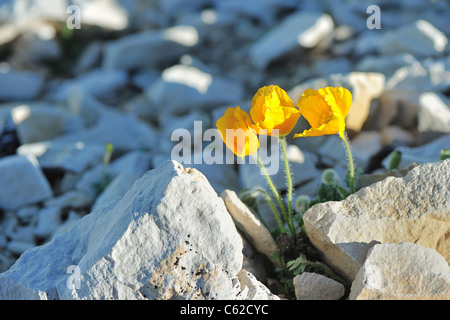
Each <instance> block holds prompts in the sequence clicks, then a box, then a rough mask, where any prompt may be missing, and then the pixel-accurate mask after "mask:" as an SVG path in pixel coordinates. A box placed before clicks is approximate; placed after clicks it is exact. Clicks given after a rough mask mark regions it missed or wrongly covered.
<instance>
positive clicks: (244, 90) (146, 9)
mask: <svg viewBox="0 0 450 320" xmlns="http://www.w3.org/2000/svg"><path fill="white" fill-rule="evenodd" d="M373 2H375V3H373ZM374 4H375V5H377V6H378V7H379V8H380V16H379V17H380V21H379V22H380V26H381V28H380V29H377V28H373V29H370V28H369V27H368V19H369V20H370V21H373V20H371V19H374V18H375V16H372V15H373V12H371V11H370V12H369V13H368V12H367V8H368V7H369V6H370V5H374ZM78 18H79V20H77V19H78ZM370 21H369V22H370ZM77 22H79V23H80V25H79V26H80V28H79V29H77V28H73V29H71V27H72V26H74V25H75V26H76V23H77ZM369 25H370V23H369ZM449 36H450V3H449V2H448V1H439V0H436V1H431V0H415V1H406V0H404V1H396V2H392V1H387V0H380V1H352V0H341V1H331V0H321V1H313V0H305V1H299V0H284V1H276V0H247V1H238V0H196V1H182V0H152V1H150V0H149V1H143V0H93V1H87V0H78V1H75V0H73V1H65V0H36V1H27V0H2V1H0V272H1V271H5V270H7V269H8V268H9V267H10V266H11V265H12V264H13V263H14V261H15V260H16V259H17V257H18V256H20V255H21V254H22V253H23V252H24V251H25V250H26V249H28V248H30V247H33V246H36V245H39V244H42V243H45V242H46V241H48V240H49V239H51V238H52V237H54V236H55V235H57V234H58V233H59V232H62V231H64V230H66V228H68V227H69V226H70V225H71V224H72V223H73V222H75V221H77V220H78V219H80V218H81V217H82V216H83V215H85V214H88V213H89V212H91V210H92V209H93V208H96V207H98V206H101V205H102V204H106V203H108V201H111V200H112V199H116V198H117V197H120V196H122V195H123V194H124V193H125V192H126V191H128V190H129V189H130V188H131V186H132V185H133V183H134V182H135V181H136V179H138V178H139V177H141V176H142V174H143V173H144V172H145V171H147V170H149V169H152V168H154V167H156V166H157V165H158V164H159V163H161V162H162V161H163V160H165V159H170V158H171V151H172V148H173V147H174V146H175V145H176V144H177V141H171V134H172V132H173V131H174V130H175V129H180V128H181V129H186V130H189V132H191V133H192V134H194V133H195V134H197V136H200V135H201V133H198V132H194V121H202V130H203V131H205V130H207V129H209V128H214V126H215V121H216V120H217V119H218V118H219V117H220V116H222V114H223V112H224V110H225V109H226V108H227V107H229V106H233V107H234V106H237V105H239V106H241V107H242V108H243V109H246V110H249V108H250V101H251V98H252V96H253V94H254V93H255V92H256V91H257V90H258V88H259V87H261V86H264V85H270V84H276V85H279V86H281V87H282V88H284V89H285V90H286V91H287V92H288V93H289V95H290V96H291V98H292V99H293V100H294V102H297V99H298V98H299V97H300V95H301V94H302V92H303V91H304V90H305V89H307V88H314V89H318V88H321V87H325V86H344V87H346V88H348V89H349V90H351V92H352V94H353V105H352V109H351V111H350V114H349V116H348V118H347V129H348V132H349V134H350V137H351V139H352V147H353V153H354V156H355V160H356V164H357V165H358V166H359V167H361V168H362V169H363V170H364V171H365V173H379V172H383V171H385V169H386V168H387V165H388V161H389V155H390V154H391V152H392V151H393V150H401V151H402V154H403V158H402V159H403V160H402V162H401V164H400V168H406V167H408V166H409V165H410V164H411V163H413V162H416V163H427V162H434V161H437V160H438V156H439V152H440V150H442V149H449V148H450V108H449V99H450V46H449V45H448V38H449ZM307 127H308V124H307V123H306V121H304V119H302V118H301V120H300V121H299V123H298V126H297V128H296V129H295V132H300V131H302V130H303V129H306V128H307ZM200 139H201V136H200ZM194 140H195V138H194V136H193V135H192V144H193V147H194ZM108 142H110V143H112V146H113V153H112V155H111V158H110V160H109V161H105V152H106V153H107V150H106V149H105V146H106V144H107V143H108ZM219 142H220V143H221V141H219ZM210 143H211V142H210V141H204V143H203V147H205V146H206V145H208V144H210ZM289 144H290V145H289V155H290V161H291V164H292V170H293V174H294V183H295V187H296V194H297V195H299V194H308V195H310V196H314V195H315V192H316V191H317V187H318V185H319V183H320V176H321V172H322V171H323V170H324V169H326V168H330V167H332V168H335V169H336V171H337V172H338V173H339V175H340V176H341V178H343V176H344V173H345V170H346V166H347V161H346V158H345V151H344V148H343V147H342V145H341V143H340V141H339V139H338V137H337V136H324V137H317V138H304V139H295V140H293V139H290V140H289ZM196 147H197V149H196V150H194V148H193V154H194V153H195V152H201V151H202V148H200V149H198V146H196ZM222 147H223V148H225V147H224V146H223V145H222ZM224 151H225V149H224ZM185 166H189V164H185ZM192 166H194V167H196V168H198V169H199V170H200V171H202V172H203V173H204V174H205V175H206V177H207V178H208V180H209V181H210V183H211V184H212V186H213V187H214V188H215V189H216V191H217V192H218V193H220V192H222V191H223V190H224V189H232V190H236V191H239V190H240V189H241V188H243V187H251V186H254V185H256V184H263V183H264V182H261V176H260V175H259V172H258V170H257V168H256V167H255V166H253V165H249V164H244V165H233V164H229V165H225V164H213V165H209V164H205V163H202V164H193V165H192ZM281 173H283V172H281ZM280 181H281V180H280ZM279 187H280V188H281V189H283V188H285V186H284V184H283V182H280V185H279ZM261 206H262V207H263V206H264V204H263V203H262V204H261Z"/></svg>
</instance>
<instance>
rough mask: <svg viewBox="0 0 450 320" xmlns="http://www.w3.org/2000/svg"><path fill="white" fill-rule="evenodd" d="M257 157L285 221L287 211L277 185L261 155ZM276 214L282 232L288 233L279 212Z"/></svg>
mask: <svg viewBox="0 0 450 320" xmlns="http://www.w3.org/2000/svg"><path fill="white" fill-rule="evenodd" d="M256 157H257V159H258V164H259V166H260V167H261V169H262V171H263V173H264V176H265V177H266V180H267V183H268V185H269V187H270V189H271V190H272V193H273V195H274V196H275V198H276V199H277V201H278V205H279V206H280V209H281V212H282V214H283V217H284V219H287V215H286V210H285V209H284V205H283V202H282V201H281V197H280V194H279V193H278V191H277V189H276V188H275V185H274V184H273V182H272V179H270V176H269V174H268V173H267V170H266V167H265V166H264V164H263V163H262V161H261V158H260V157H259V154H258V155H257V156H256ZM274 213H275V217H276V218H277V221H278V224H279V225H280V229H281V232H283V233H286V232H285V230H284V227H283V223H282V221H281V219H280V216H279V214H278V212H277V211H276V210H275V211H274Z"/></svg>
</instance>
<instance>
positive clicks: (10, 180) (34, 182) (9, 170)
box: [0, 155, 53, 210]
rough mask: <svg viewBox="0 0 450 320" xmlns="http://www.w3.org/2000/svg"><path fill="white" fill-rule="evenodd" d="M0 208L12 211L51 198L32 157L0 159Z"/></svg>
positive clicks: (43, 177)
mask: <svg viewBox="0 0 450 320" xmlns="http://www.w3.org/2000/svg"><path fill="white" fill-rule="evenodd" d="M0 172H1V175H0V177H1V178H0V208H3V209H8V210H14V209H17V208H19V207H21V206H25V205H29V204H33V203H38V202H40V201H43V200H46V199H48V198H50V197H52V196H53V191H52V189H51V187H50V184H49V183H48V181H47V179H46V178H45V176H44V174H43V173H42V171H41V168H40V167H39V164H38V162H37V160H36V158H34V157H33V156H21V155H12V156H8V157H4V158H2V159H0Z"/></svg>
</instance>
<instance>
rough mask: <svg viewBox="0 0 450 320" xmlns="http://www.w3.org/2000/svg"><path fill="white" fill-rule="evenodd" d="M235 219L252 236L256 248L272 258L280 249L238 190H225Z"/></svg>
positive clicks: (230, 210)
mask: <svg viewBox="0 0 450 320" xmlns="http://www.w3.org/2000/svg"><path fill="white" fill-rule="evenodd" d="M220 196H221V197H222V199H223V200H224V202H225V205H226V207H227V209H228V212H229V213H230V214H231V216H232V217H233V219H234V220H236V222H237V223H238V226H240V227H241V228H242V229H243V231H244V232H245V233H246V234H247V235H248V237H249V238H250V241H251V243H252V244H253V245H254V246H255V248H256V249H257V250H258V251H259V252H261V253H263V254H265V255H266V257H267V258H269V259H272V255H273V253H274V252H275V251H277V250H278V245H277V244H276V242H275V240H274V239H273V237H272V235H271V234H270V231H269V230H268V229H267V228H266V227H265V226H264V225H263V224H262V223H261V221H259V219H258V218H256V217H255V215H254V214H253V213H252V212H251V211H250V209H249V208H248V207H247V206H246V205H245V204H244V203H243V202H242V201H241V199H239V197H238V196H237V194H236V192H234V191H232V190H224V191H223V192H222V193H221V195H220Z"/></svg>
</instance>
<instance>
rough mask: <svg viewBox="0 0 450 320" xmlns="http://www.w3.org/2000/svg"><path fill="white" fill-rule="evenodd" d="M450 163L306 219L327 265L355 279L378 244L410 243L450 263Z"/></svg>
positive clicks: (373, 188)
mask: <svg viewBox="0 0 450 320" xmlns="http://www.w3.org/2000/svg"><path fill="white" fill-rule="evenodd" d="M449 185H450V160H445V161H440V162H437V163H429V164H425V165H421V166H417V167H415V168H413V169H412V170H411V171H409V172H408V174H407V175H406V176H405V177H403V178H394V177H388V178H386V179H384V180H383V181H380V182H378V183H375V184H372V185H370V186H368V187H366V188H363V189H361V190H359V191H358V192H356V193H355V194H352V195H350V196H349V197H347V198H346V199H345V200H343V201H339V202H332V201H329V202H325V203H322V204H317V205H315V206H313V207H312V208H310V209H309V210H308V211H307V212H306V213H305V215H304V216H303V219H304V223H305V228H306V232H307V234H308V235H309V238H310V240H311V242H312V243H313V244H314V246H316V247H317V248H318V249H319V250H320V251H322V253H323V255H324V259H325V261H326V262H327V263H328V264H329V265H331V266H332V267H334V268H335V270H336V271H338V272H339V273H341V274H342V275H343V276H344V277H346V278H348V279H350V280H353V279H354V278H355V276H356V274H357V273H358V271H359V268H360V267H361V266H362V264H363V262H364V259H365V257H366V254H367V251H368V250H369V249H370V248H371V247H372V246H373V245H374V244H376V243H400V242H403V241H408V242H412V243H417V244H419V245H422V246H425V247H428V248H432V249H435V250H436V251H437V252H438V253H440V254H441V255H443V256H444V258H445V259H447V261H450V250H449V248H450V242H449V240H450V239H449V237H448V230H449V229H450V200H449V199H450V190H449Z"/></svg>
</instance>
